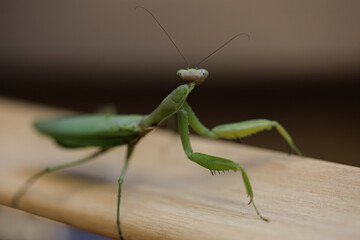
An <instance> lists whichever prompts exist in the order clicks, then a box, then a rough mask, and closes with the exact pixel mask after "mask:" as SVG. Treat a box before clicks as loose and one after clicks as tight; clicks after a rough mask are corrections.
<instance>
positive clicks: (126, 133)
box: [34, 114, 143, 148]
mask: <svg viewBox="0 0 360 240" xmlns="http://www.w3.org/2000/svg"><path fill="white" fill-rule="evenodd" d="M142 118H143V116H142V115H106V114H91V115H90V114H89V115H74V116H66V117H60V118H53V119H47V120H41V121H37V122H35V123H34V127H35V128H36V129H37V130H38V131H39V132H41V133H43V134H45V135H47V136H49V137H51V138H53V139H54V140H55V141H56V142H57V143H58V144H60V145H61V146H63V147H71V148H74V147H102V148H110V147H114V146H118V145H123V144H128V143H129V142H131V141H133V140H136V139H138V138H139V137H140V135H141V129H140V128H139V126H138V122H139V121H140V120H141V119H142Z"/></svg>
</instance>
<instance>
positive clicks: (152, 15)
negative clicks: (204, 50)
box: [134, 6, 250, 68]
mask: <svg viewBox="0 0 360 240" xmlns="http://www.w3.org/2000/svg"><path fill="white" fill-rule="evenodd" d="M138 8H142V9H144V10H145V11H146V12H148V13H149V14H150V16H151V17H152V18H153V19H154V20H155V21H156V23H157V24H158V25H159V26H160V28H161V29H162V30H163V31H164V33H165V34H166V36H167V37H168V38H169V40H170V41H171V42H172V44H173V45H174V46H175V48H176V50H177V51H178V52H179V54H180V55H181V57H182V58H183V59H184V61H185V63H186V65H187V66H189V62H188V61H187V60H186V58H185V56H184V55H183V54H182V53H181V51H180V49H179V48H178V46H177V45H176V44H175V42H174V40H173V39H172V38H171V37H170V35H169V33H168V32H167V31H166V30H165V28H164V27H163V26H162V25H161V23H160V22H159V21H158V20H157V19H156V17H155V16H154V14H152V13H151V12H150V11H149V10H148V9H146V8H144V7H142V6H137V7H135V9H134V10H136V9H138ZM239 36H246V37H247V38H248V40H249V41H250V35H249V34H247V33H238V34H236V35H235V36H234V37H232V38H231V39H229V40H228V41H227V42H225V43H224V44H223V45H221V46H220V47H218V48H217V49H216V50H215V51H213V52H212V53H210V54H209V55H208V56H206V57H205V58H204V59H203V60H201V61H200V62H199V63H198V64H196V68H197V67H198V66H199V65H200V64H201V63H203V62H204V61H205V60H207V59H208V58H209V57H211V56H212V55H214V54H215V53H216V52H217V51H219V50H220V49H222V48H223V47H225V46H226V45H228V44H229V43H230V42H232V41H233V40H234V39H235V38H237V37H239Z"/></svg>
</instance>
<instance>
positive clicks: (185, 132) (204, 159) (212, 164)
mask: <svg viewBox="0 0 360 240" xmlns="http://www.w3.org/2000/svg"><path fill="white" fill-rule="evenodd" d="M177 114H178V126H179V133H180V137H181V142H182V145H183V148H184V151H185V154H186V155H187V157H188V158H189V159H190V160H192V161H194V162H196V163H197V164H199V165H200V166H202V167H204V168H207V169H209V170H210V171H211V173H213V172H214V171H229V170H233V171H241V174H242V178H243V181H244V184H245V187H246V191H247V194H248V196H249V197H250V202H249V204H250V203H252V204H253V206H254V209H255V211H256V213H257V214H258V215H259V217H260V218H261V219H263V220H265V221H268V219H266V218H264V217H263V216H261V214H260V212H259V211H258V209H257V207H256V205H255V202H254V194H253V190H252V188H251V184H250V181H249V178H248V176H247V174H246V172H245V170H244V168H243V167H242V166H241V165H240V164H238V163H236V162H234V161H231V160H229V159H225V158H220V157H215V156H211V155H207V154H203V153H196V152H193V150H192V147H191V144H190V136H189V117H188V113H187V111H186V110H185V109H184V108H181V109H180V110H179V111H178V113H177Z"/></svg>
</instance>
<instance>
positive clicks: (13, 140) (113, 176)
mask: <svg viewBox="0 0 360 240" xmlns="http://www.w3.org/2000/svg"><path fill="white" fill-rule="evenodd" d="M64 113H66V112H65V111H60V110H56V109H52V108H47V107H41V106H36V105H31V104H26V103H22V102H16V101H12V100H8V99H5V98H2V99H0V159H1V161H0V204H3V205H9V203H10V200H11V197H12V196H13V194H14V193H15V191H16V190H17V189H18V188H19V187H20V186H21V184H22V183H23V182H24V181H25V179H26V178H28V177H29V176H30V175H31V174H33V173H35V172H36V171H38V170H40V169H42V168H43V167H45V166H47V165H53V164H58V163H62V162H64V161H70V160H73V159H76V158H79V157H82V156H84V155H86V154H88V153H89V152H91V151H93V150H92V149H85V150H65V149H62V148H59V147H57V146H56V145H55V144H54V143H52V142H51V141H49V139H47V138H45V137H43V136H40V135H39V134H37V133H36V132H35V131H34V130H33V129H32V127H31V122H32V121H33V120H34V119H37V118H40V117H44V116H53V115H60V114H64ZM309 141H311V136H309ZM192 144H193V147H194V149H196V151H199V152H204V153H207V154H214V155H217V156H223V157H228V158H230V159H233V160H235V161H237V162H239V163H241V164H242V165H243V166H244V167H245V168H246V170H247V171H248V174H249V177H250V180H251V182H252V185H253V188H254V192H255V201H256V203H257V206H258V208H259V210H260V211H261V212H262V214H263V215H264V216H266V217H268V218H270V220H271V222H270V223H266V222H264V221H261V220H260V219H259V218H258V217H257V215H256V214H255V212H254V210H253V208H252V206H248V205H247V200H248V199H247V198H246V192H245V189H244V186H243V183H242V179H241V175H240V173H229V174H225V175H224V174H221V175H217V176H214V177H212V176H211V174H210V172H209V171H208V170H205V169H203V168H201V167H199V166H198V165H196V164H194V163H192V162H191V161H189V160H187V158H186V156H185V154H184V153H183V151H182V147H181V143H180V139H179V137H178V135H177V134H175V133H172V132H168V131H164V130H156V131H155V132H153V133H152V134H149V135H148V136H147V137H145V139H144V140H143V141H141V142H140V143H139V144H138V147H137V149H136V150H135V153H134V156H133V159H132V161H131V165H130V169H129V172H128V175H127V177H126V179H125V183H124V192H123V199H122V212H121V222H122V228H123V232H124V236H125V239H126V240H128V239H240V238H241V239H360V230H359V229H360V170H359V168H355V167H350V166H345V165H340V164H334V163H330V162H326V161H320V160H316V159H310V158H300V157H296V156H288V155H287V154H284V153H279V152H274V151H270V150H264V149H258V148H253V147H249V146H244V145H239V144H233V143H229V142H224V141H214V140H206V139H202V138H200V137H196V136H192ZM124 154H125V149H124V148H118V149H116V150H113V151H111V152H109V153H107V154H105V155H104V156H102V157H100V158H99V159H98V160H96V161H94V162H91V163H88V164H85V165H83V166H78V167H74V168H73V169H69V170H64V171H62V172H59V173H54V174H50V175H48V176H45V177H44V178H42V179H40V180H39V181H38V182H36V184H34V185H33V186H32V187H31V189H30V190H29V191H28V193H27V194H26V195H25V196H24V198H23V199H22V200H21V203H20V206H19V208H20V209H21V210H23V211H26V212H29V213H33V214H36V215H40V216H44V217H46V218H49V219H53V220H56V221H60V222H63V223H66V224H69V225H72V226H75V227H78V228H81V229H85V230H88V231H92V232H95V233H98V234H101V235H104V236H109V237H114V238H116V237H117V233H116V224H115V218H116V197H117V182H116V180H117V178H118V176H119V173H120V170H121V166H122V162H123V159H124Z"/></svg>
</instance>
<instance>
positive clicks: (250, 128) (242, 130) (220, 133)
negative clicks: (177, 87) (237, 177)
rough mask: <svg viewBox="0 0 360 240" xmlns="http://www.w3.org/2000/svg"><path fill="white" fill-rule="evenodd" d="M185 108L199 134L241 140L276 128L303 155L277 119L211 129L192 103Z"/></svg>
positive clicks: (294, 149)
mask: <svg viewBox="0 0 360 240" xmlns="http://www.w3.org/2000/svg"><path fill="white" fill-rule="evenodd" d="M184 109H185V110H186V112H187V114H188V117H189V123H190V126H191V127H192V128H193V129H194V130H195V131H196V132H197V133H198V134H200V135H202V136H204V137H208V138H225V139H233V140H239V139H241V138H245V137H248V136H251V135H253V134H255V133H258V132H261V131H265V130H271V129H272V128H275V129H276V130H277V131H278V132H279V134H280V135H281V136H282V137H283V138H284V140H285V141H286V143H287V144H288V145H289V147H290V148H291V150H293V151H294V152H295V153H296V154H298V155H300V156H303V154H302V153H301V151H300V150H299V148H298V147H297V146H296V145H295V143H294V141H293V140H292V138H291V136H290V134H289V133H288V132H287V131H286V129H285V128H284V127H283V126H281V124H280V123H278V122H276V121H271V120H267V119H255V120H248V121H243V122H237V123H230V124H223V125H219V126H216V127H214V128H213V129H211V130H210V129H208V128H207V127H205V126H204V125H202V124H201V122H200V121H199V119H198V118H197V117H196V115H195V113H194V111H193V110H192V109H191V107H190V105H189V104H188V103H187V102H185V103H184Z"/></svg>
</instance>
